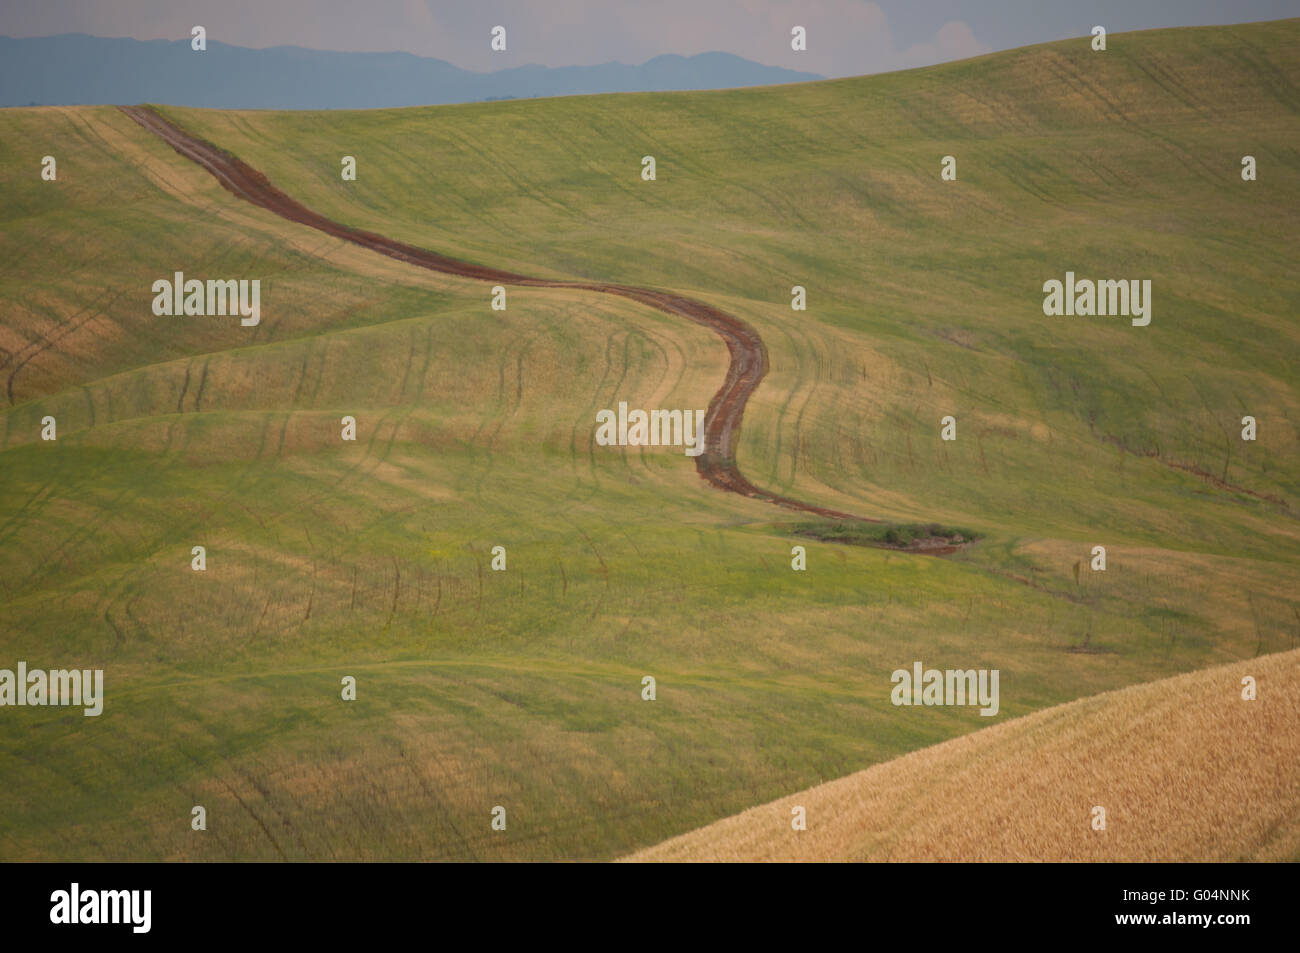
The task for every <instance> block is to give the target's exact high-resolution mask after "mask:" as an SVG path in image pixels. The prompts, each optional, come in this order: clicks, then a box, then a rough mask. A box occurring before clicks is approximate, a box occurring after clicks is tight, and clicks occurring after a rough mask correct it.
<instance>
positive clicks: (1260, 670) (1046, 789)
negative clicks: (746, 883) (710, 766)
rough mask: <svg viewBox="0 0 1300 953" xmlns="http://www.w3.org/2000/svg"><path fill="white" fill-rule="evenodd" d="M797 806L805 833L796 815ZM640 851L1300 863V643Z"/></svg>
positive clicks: (947, 745)
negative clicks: (1102, 823) (1253, 690)
mask: <svg viewBox="0 0 1300 953" xmlns="http://www.w3.org/2000/svg"><path fill="white" fill-rule="evenodd" d="M1246 676H1251V677H1253V678H1254V679H1255V680H1256V683H1257V687H1258V695H1257V697H1256V698H1255V699H1254V700H1252V701H1247V700H1244V699H1243V698H1242V693H1243V678H1245V677H1246ZM798 806H801V807H803V808H804V809H805V811H806V817H807V829H806V830H803V831H796V830H794V829H793V828H792V825H791V818H792V813H791V812H792V810H793V809H794V808H795V807H798ZM1098 806H1100V807H1103V808H1104V809H1105V811H1106V827H1105V829H1104V830H1094V827H1093V812H1094V808H1095V807H1098ZM628 859H629V860H634V861H898V860H921V861H1024V860H1040V861H1103V860H1104V861H1133V862H1152V861H1164V862H1169V861H1239V860H1247V861H1288V860H1290V861H1294V860H1297V859H1300V650H1297V651H1291V652H1281V653H1278V654H1275V655H1269V656H1264V657H1262V658H1257V659H1252V660H1250V661H1248V662H1234V663H1232V664H1230V665H1221V666H1217V667H1215V668H1210V669H1206V670H1204V671H1199V672H1191V673H1188V674H1185V675H1179V676H1176V677H1174V678H1168V679H1164V680H1162V681H1158V682H1153V683H1148V684H1144V685H1134V686H1132V687H1129V688H1125V689H1121V690H1119V691H1114V692H1107V693H1105V694H1103V695H1099V696H1095V697H1092V698H1085V699H1081V700H1079V701H1075V702H1071V703H1069V704H1065V705H1058V706H1056V707H1054V708H1049V709H1047V710H1045V711H1041V712H1037V713H1035V714H1033V715H1029V716H1026V717H1024V718H1019V719H1016V720H1014V721H1009V722H1006V723H1005V724H1001V725H997V726H995V727H992V728H988V729H985V730H982V731H977V732H974V733H972V734H969V735H965V736H963V737H961V738H956V739H954V740H952V741H947V742H944V743H942V744H938V745H935V746H933V747H930V748H926V749H923V750H921V751H917V752H914V753H912V754H909V755H905V756H904V757H901V758H896V759H894V760H892V761H888V762H886V763H884V764H880V765H876V766H875V767H872V768H868V769H867V770H865V771H859V772H857V773H856V774H852V775H849V776H848V777H845V778H841V779H839V780H837V781H831V782H829V783H827V784H822V785H818V786H817V787H814V788H810V789H808V790H806V791H801V792H799V793H798V794H794V795H792V796H790V797H785V798H782V799H780V800H778V801H772V802H770V803H768V804H764V805H761V806H759V807H755V808H751V809H750V810H748V811H745V812H744V813H742V814H737V815H735V816H733V817H729V818H726V819H725V820H721V821H718V822H717V823H714V824H710V825H708V826H707V827H703V828H701V829H699V830H696V831H692V832H691V833H689V834H685V835H682V836H680V837H674V838H672V839H671V840H668V841H665V842H664V843H662V844H659V845H658V846H655V847H651V848H649V849H647V850H643V851H639V852H637V853H635V854H633V855H632V856H631V857H630V858H628Z"/></svg>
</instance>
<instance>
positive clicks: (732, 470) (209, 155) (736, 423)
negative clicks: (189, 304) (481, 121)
mask: <svg viewBox="0 0 1300 953" xmlns="http://www.w3.org/2000/svg"><path fill="white" fill-rule="evenodd" d="M118 108H119V109H121V110H122V112H124V113H126V115H128V116H130V117H131V118H132V119H134V120H135V121H136V122H138V123H139V124H140V125H141V126H143V127H144V128H145V129H147V130H149V131H150V132H152V133H154V134H155V135H157V136H159V137H160V138H162V139H163V140H164V141H165V142H167V144H168V145H170V146H171V147H172V148H173V149H175V150H176V151H177V152H179V153H180V154H181V155H183V156H184V157H185V158H187V159H190V160H192V161H193V162H196V163H198V164H199V165H201V166H202V167H203V168H205V169H207V170H208V172H210V173H212V175H213V177H214V178H216V180H217V181H218V182H220V183H221V184H222V186H224V187H225V188H226V189H227V190H228V191H230V192H232V193H233V194H235V195H236V196H238V197H239V198H241V199H244V200H245V201H248V202H252V203H253V204H254V205H259V206H261V207H262V208H264V209H267V210H269V211H271V212H274V213H275V214H276V215H279V216H281V217H282V218H287V219H289V220H290V221H292V222H298V223H300V224H302V225H309V226H311V227H312V228H315V229H318V230H320V231H322V232H325V233H326V234H327V235H333V236H334V237H336V238H341V239H344V240H345V241H349V242H354V243H356V244H358V245H361V246H363V247H365V248H369V249H371V250H372V251H377V252H379V253H380V254H382V255H387V256H389V257H390V258H396V259H397V260H398V261H404V262H407V263H409V264H412V265H418V266H419V267H421V268H428V269H430V270H431V271H440V272H444V273H446V274H449V275H457V276H459V277H462V278H476V279H478V280H480V281H491V282H493V283H495V284H502V285H521V286H525V287H532V288H571V289H577V290H580V291H595V292H599V293H601V294H611V295H619V296H621V297H624V298H631V299H632V300H633V301H639V302H641V303H642V304H645V305H649V306H650V307H652V308H657V309H658V310H660V311H664V312H666V313H668V314H674V315H678V316H680V317H683V318H688V319H690V320H691V321H695V322H696V323H698V324H702V325H704V326H705V327H707V328H709V329H711V330H712V331H714V332H716V333H717V334H718V335H719V336H720V337H721V338H722V340H723V341H724V342H726V345H727V352H728V354H730V363H729V364H728V366H727V377H726V379H725V380H724V381H723V382H722V386H721V387H720V388H719V389H718V392H717V393H716V394H714V395H713V399H712V400H711V401H709V408H708V411H707V412H706V414H705V417H704V453H702V454H700V456H698V457H696V458H695V467H696V469H697V470H698V471H699V474H700V476H701V477H703V478H704V479H705V480H706V481H708V482H709V483H711V484H713V485H714V486H716V487H718V488H719V489H722V490H727V491H729V492H732V493H739V494H740V495H742V496H747V497H750V498H751V499H755V500H762V501H764V502H766V503H773V504H775V505H777V506H781V507H785V508H786V509H788V510H795V511H798V512H802V513H812V514H814V515H817V516H826V517H831V518H833V519H862V518H863V517H857V516H853V515H852V514H850V513H841V512H839V511H838V510H832V509H827V508H826V507H822V506H814V505H813V504H811V503H803V502H800V501H799V500H794V499H791V498H790V497H786V496H779V495H777V494H775V493H768V492H767V491H766V490H760V489H759V488H758V487H756V486H754V484H752V483H750V482H749V480H747V479H746V478H745V477H744V475H743V474H741V472H740V470H739V469H738V468H737V467H736V461H735V456H734V448H735V438H736V434H737V433H738V432H739V430H740V420H741V418H742V417H743V416H744V413H745V404H746V403H747V402H748V401H749V397H750V395H751V394H753V393H754V391H755V390H756V389H757V388H758V384H759V382H760V381H761V380H762V379H763V375H764V374H766V373H767V349H766V348H765V347H764V346H763V340H762V338H760V337H759V336H758V332H757V331H755V330H754V329H753V328H752V327H750V326H749V325H748V324H746V323H745V322H744V321H742V320H740V319H739V318H737V317H734V316H732V315H729V314H727V313H726V312H724V311H719V310H718V309H717V308H714V307H711V306H710V305H707V304H704V303H703V302H700V301H695V300H693V299H691V298H687V297H684V296H682V295H676V294H671V293H669V292H666V291H655V290H653V289H650V288H636V287H633V286H630V285H613V284H602V283H592V282H583V281H560V280H553V279H548V278H530V277H528V276H527V275H519V274H515V273H514V272H510V271H501V270H500V269H497V268H489V267H486V266H484V265H475V264H472V263H470V262H465V261H458V260H457V259H455V258H448V257H446V256H445V255H439V254H438V253H437V252H431V251H427V250H425V249H423V248H416V247H415V246H414V245H407V244H404V243H403V242H399V241H394V240H393V239H391V238H385V237H384V236H383V235H376V234H375V233H373V232H366V231H361V230H359V229H355V228H350V227H348V226H347V225H342V224H340V223H339V222H336V221H334V220H332V219H328V218H326V217H325V216H323V215H320V214H318V213H316V212H313V211H312V210H311V209H309V208H307V207H306V206H305V205H302V204H301V203H299V202H296V201H295V200H293V199H291V198H290V197H289V196H287V195H285V194H284V193H283V192H281V191H280V190H279V189H277V188H276V187H275V186H273V185H272V184H271V183H270V181H269V180H268V179H267V178H266V176H265V175H263V174H262V173H261V172H258V171H257V170H256V169H254V168H252V167H251V166H249V165H247V164H246V163H244V162H242V161H241V160H239V159H237V158H236V157H235V156H233V155H231V154H229V153H228V152H226V151H224V150H223V149H220V148H218V147H217V146H214V145H213V144H212V143H210V142H206V141H204V140H202V139H199V138H196V137H195V136H191V135H190V134H189V133H187V132H186V131H185V130H184V129H182V128H180V127H179V126H177V125H176V124H174V123H172V122H170V121H169V120H167V119H164V118H163V117H162V116H160V115H159V114H158V113H156V112H154V111H153V110H151V109H148V108H146V107H143V106H120V107H118ZM872 522H877V521H876V520H872Z"/></svg>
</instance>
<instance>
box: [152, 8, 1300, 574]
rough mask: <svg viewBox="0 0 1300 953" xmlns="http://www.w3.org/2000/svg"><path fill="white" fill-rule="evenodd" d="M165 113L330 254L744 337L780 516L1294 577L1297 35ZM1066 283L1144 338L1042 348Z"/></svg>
mask: <svg viewBox="0 0 1300 953" xmlns="http://www.w3.org/2000/svg"><path fill="white" fill-rule="evenodd" d="M168 112H169V113H170V114H172V115H174V116H176V117H178V118H179V119H181V120H182V121H183V122H184V123H186V124H187V125H189V126H191V127H193V128H195V129H197V130H198V131H199V132H200V133H202V134H205V135H207V136H208V137H210V138H211V139H213V140H215V141H217V142H219V143H221V144H223V145H224V146H226V147H228V148H230V149H231V150H233V151H235V152H236V153H237V154H239V155H241V156H243V157H244V158H246V159H247V160H249V161H250V162H252V163H253V164H254V165H256V166H257V167H258V168H261V169H263V170H264V171H265V172H266V173H267V174H268V175H270V176H271V178H272V179H273V180H274V181H278V182H281V183H283V184H284V185H285V187H287V188H290V189H292V190H293V191H294V193H295V194H298V195H300V196H303V197H306V198H308V199H309V200H310V201H311V202H312V203H313V204H314V205H315V206H317V207H319V208H320V209H321V210H323V211H325V212H326V213H328V214H331V215H333V216H335V217H337V218H340V219H342V220H344V221H347V222H350V223H354V224H356V225H359V226H365V227H374V228H381V227H382V228H383V229H386V230H387V231H388V232H389V233H392V234H395V235H397V236H398V237H401V238H405V239H408V240H411V241H414V242H417V243H421V244H424V245H427V246H430V247H433V248H437V249H442V250H448V251H455V252H457V253H459V254H462V255H466V256H469V257H471V258H473V259H475V260H480V261H487V262H493V263H498V264H502V265H508V266H517V267H520V268H530V269H533V270H536V271H542V272H545V273H547V274H554V275H581V276H585V277H591V278H602V279H610V280H622V281H629V282H641V283H646V284H652V285H659V286H666V287H672V288H676V289H680V290H683V291H687V292H689V293H691V294H694V295H697V296H699V297H702V298H704V299H706V300H709V301H711V302H713V303H716V304H719V305H721V306H723V307H728V308H732V309H734V310H735V311H736V312H738V313H740V314H741V315H743V316H744V317H746V318H748V319H750V320H752V321H753V322H754V323H755V324H756V325H757V326H758V327H759V328H760V330H761V331H762V332H763V333H764V336H765V338H766V340H767V342H768V346H769V348H770V350H771V358H772V365H773V373H772V375H771V378H770V386H768V387H765V388H764V389H762V390H761V391H760V392H759V394H758V395H757V398H756V403H755V406H754V408H753V410H752V411H751V412H750V414H749V415H748V418H747V426H746V428H745V432H744V437H743V441H742V446H741V450H740V459H741V461H742V463H743V464H744V465H745V466H747V467H748V468H749V470H750V471H751V472H752V473H753V474H754V476H755V477H758V478H761V479H762V481H763V482H764V483H765V484H766V485H768V486H770V487H772V488H775V489H781V490H783V491H789V492H795V493H804V494H805V495H818V496H821V497H823V498H825V499H828V500H829V501H831V502H834V503H835V504H836V505H839V506H843V507H846V508H852V507H854V506H856V507H857V508H859V509H865V510H867V511H868V515H881V514H883V515H897V516H900V517H903V518H909V519H910V518H921V519H924V518H935V517H938V518H944V519H947V520H949V521H951V522H957V523H963V522H964V523H979V522H981V521H982V522H984V523H989V524H993V525H997V526H999V527H1001V528H1003V529H1005V530H1011V531H1014V532H1018V533H1024V534H1029V535H1038V534H1044V533H1048V534H1051V535H1054V536H1064V537H1068V538H1071V539H1078V540H1080V541H1081V542H1082V541H1084V540H1087V539H1093V538H1100V537H1105V538H1107V539H1111V540H1113V541H1118V540H1119V539H1123V540H1125V541H1126V542H1131V543H1134V544H1144V545H1149V544H1158V545H1162V546H1172V547H1175V548H1186V547H1194V548H1208V549H1212V550H1213V551H1216V552H1219V553H1222V554H1225V555H1226V554H1229V553H1238V552H1250V553H1251V554H1253V555H1260V556H1267V555H1268V554H1270V553H1273V552H1275V551H1276V550H1277V548H1278V547H1279V546H1281V547H1284V548H1285V549H1286V550H1287V551H1288V552H1289V553H1290V554H1292V555H1294V554H1295V553H1296V535H1297V529H1298V528H1300V527H1298V526H1297V523H1296V521H1295V520H1294V519H1293V518H1292V515H1293V514H1294V510H1295V508H1296V506H1297V491H1300V436H1298V434H1297V423H1296V422H1297V416H1298V415H1300V404H1298V402H1297V394H1296V390H1295V381H1296V378H1295V373H1294V356H1295V354H1296V351H1297V347H1298V345H1300V328H1298V327H1297V323H1296V320H1295V314H1296V313H1297V310H1298V309H1300V272H1298V271H1297V269H1296V268H1295V267H1294V257H1295V256H1294V250H1295V222H1296V220H1297V219H1300V185H1298V184H1297V183H1300V20H1288V21H1280V22H1275V23H1263V24H1250V25H1244V26H1236V27H1215V28H1205V29H1184V30H1164V31H1152V32H1142V33H1133V34H1121V35H1112V36H1111V37H1110V42H1109V48H1108V50H1107V51H1106V52H1104V53H1100V52H1094V51H1093V50H1092V49H1091V46H1090V38H1088V37H1083V38H1080V39H1076V40H1068V41H1064V42H1060V43H1053V44H1048V45H1045V46H1037V47H1031V48H1027V49H1024V50H1019V51H1013V52H1009V53H999V54H994V55H991V56H986V57H982V58H979V59H975V60H970V61H966V62H962V63H956V64H950V65H944V66H937V67H933V68H929V69H924V70H915V71H910V72H904V73H897V74H890V75H886V76H875V77H868V78H860V79H846V80H838V81H832V82H824V83H812V84H802V85H796V86H785V87H774V88H770V89H766V90H737V91H728V92H710V93H692V94H687V95H681V94H636V95H623V96H600V97H579V98H572V99H563V100H536V101H521V102H509V103H500V104H492V105H491V106H483V105H466V106H455V107H444V108H436V109H405V110H386V111H374V112H365V113H343V114H339V113H315V114H313V113H274V112H249V113H215V112H206V111H197V110H168ZM344 154H348V155H354V156H355V157H356V159H357V163H358V165H357V168H358V178H357V181H356V182H343V181H342V180H341V178H340V175H339V161H340V156H342V155H344ZM644 155H653V156H655V158H656V160H657V175H658V177H657V180H656V181H654V182H645V181H642V180H641V177H640V170H641V158H642V156H644ZM946 155H951V156H953V157H954V158H955V159H956V162H957V174H958V178H957V181H955V182H944V181H942V180H941V179H940V168H941V159H942V158H943V157H944V156H946ZM1244 155H1252V156H1254V157H1255V159H1256V160H1257V163H1258V169H1259V175H1258V180H1257V181H1255V182H1249V183H1248V182H1244V181H1242V178H1241V158H1242V156H1244ZM1066 271H1074V272H1076V273H1077V274H1078V275H1079V276H1080V277H1084V276H1089V277H1093V278H1147V279H1150V280H1151V281H1152V284H1153V317H1152V323H1151V325H1150V326H1149V327H1146V328H1135V327H1132V326H1131V325H1130V324H1129V322H1128V321H1127V320H1124V319H1122V318H1048V317H1045V316H1044V315H1043V313H1042V301H1043V294H1042V292H1041V288H1042V285H1043V282H1044V281H1045V280H1047V279H1050V278H1057V279H1061V278H1063V277H1064V274H1065V272H1066ZM796 284H799V285H804V286H806V287H807V289H808V302H809V305H808V311H807V312H806V313H796V312H792V311H791V309H790V306H789V302H790V288H791V287H792V286H793V285H796ZM945 414H953V415H955V416H956V418H957V420H958V440H957V442H956V443H952V444H946V443H942V442H941V441H940V440H939V420H940V418H941V417H942V416H944V415H945ZM1247 414H1250V415H1252V416H1255V417H1256V418H1257V419H1258V421H1259V426H1260V431H1259V433H1260V436H1259V439H1258V441H1257V442H1255V443H1253V444H1247V443H1243V442H1242V441H1241V439H1240V437H1239V434H1240V430H1241V423H1240V421H1241V418H1242V417H1243V416H1244V415H1247ZM1182 467H1190V468H1192V469H1193V470H1196V471H1201V472H1202V473H1204V474H1206V475H1207V476H1209V477H1213V478H1216V479H1219V480H1221V481H1223V482H1226V483H1228V484H1231V485H1232V486H1233V487H1238V488H1239V489H1237V490H1231V489H1221V488H1218V487H1216V486H1215V485H1213V484H1212V483H1210V482H1208V480H1207V479H1206V477H1205V476H1198V475H1197V474H1196V473H1194V472H1189V471H1188V470H1187V469H1182ZM1252 493H1253V494H1258V495H1255V496H1252V495H1251V494H1252ZM1261 497H1276V498H1279V499H1282V500H1285V501H1287V503H1288V504H1289V505H1288V507H1286V508H1283V507H1280V506H1279V505H1277V504H1276V503H1273V502H1270V501H1269V500H1266V499H1262V498H1261Z"/></svg>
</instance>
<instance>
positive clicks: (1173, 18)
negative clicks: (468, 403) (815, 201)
mask: <svg viewBox="0 0 1300 953" xmlns="http://www.w3.org/2000/svg"><path fill="white" fill-rule="evenodd" d="M1293 16H1300V0H875V2H871V0H795V2H785V0H0V34H4V35H8V36H45V35H49V34H53V33H91V34H94V35H97V36H130V37H135V38H137V39H142V40H149V39H182V38H184V39H188V38H189V32H190V27H192V26H193V25H194V24H201V25H203V26H204V27H206V28H207V31H208V38H209V39H210V40H220V41H223V42H226V43H234V44H237V45H239V46H254V47H264V46H280V45H295V46H306V47H312V48H315V49H325V50H366V51H389V50H404V51H406V52H409V53H416V54H419V55H421V56H434V57H438V58H439V59H444V60H449V61H450V62H452V63H455V64H456V65H457V66H461V67H465V68H468V69H478V70H492V69H503V68H505V67H508V66H521V65H523V64H525V63H541V64H543V65H546V66H572V65H588V64H592V63H604V62H608V61H610V60H618V61H621V62H624V63H641V62H644V61H645V60H647V59H649V58H650V57H652V56H656V55H658V54H660V53H681V54H687V55H689V54H692V53H703V52H707V51H710V50H725V51H727V52H731V53H736V54H738V55H740V56H744V57H746V58H748V59H752V60H757V61H758V62H760V63H766V64H769V65H774V66H788V67H791V68H794V69H803V70H808V71H811V72H814V73H822V74H825V75H828V76H849V75H855V74H860V73H877V72H883V71H886V70H893V69H902V68H906V67H911V66H924V65H928V64H931V63H937V62H943V61H946V60H953V59H960V58H962V57H966V56H974V55H977V54H979V53H987V52H990V51H992V50H1001V49H1008V48H1011V47H1016V46H1024V45H1026V44H1028V43H1038V42H1042V41H1046V40H1056V39H1063V38H1065V37H1070V36H1086V35H1087V34H1088V32H1089V31H1090V30H1091V29H1092V27H1093V25H1094V24H1098V23H1099V24H1101V25H1103V26H1105V27H1106V29H1107V30H1109V31H1110V32H1112V33H1115V32H1120V31H1123V30H1137V29H1146V28H1149V27H1158V26H1192V25H1202V24H1214V23H1239V22H1244V21H1248V20H1271V19H1278V18H1282V17H1293ZM497 24H501V25H503V26H505V27H506V30H507V39H508V50H507V51H506V52H505V53H492V52H491V51H490V49H489V41H490V36H489V33H490V30H491V28H492V27H493V26H495V25H497ZM796 24H798V25H800V26H803V27H805V28H806V29H807V31H808V50H807V52H805V53H796V52H794V51H792V50H791V49H790V28H791V27H792V26H794V25H796Z"/></svg>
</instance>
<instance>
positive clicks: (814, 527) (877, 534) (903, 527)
mask: <svg viewBox="0 0 1300 953" xmlns="http://www.w3.org/2000/svg"><path fill="white" fill-rule="evenodd" d="M790 531H791V532H792V533H793V534H794V535H796V536H807V537H809V538H811V539H817V540H821V541H822V542H824V543H843V544H846V545H849V546H875V547H877V548H880V549H900V550H905V551H907V552H926V553H934V554H936V555H942V554H944V553H951V552H953V551H955V550H956V549H957V548H958V547H961V546H966V545H968V544H970V543H973V542H974V541H975V540H977V539H979V538H980V537H979V534H978V533H975V532H972V531H971V530H968V529H959V528H954V527H951V526H942V525H940V524H939V523H867V522H864V521H861V520H833V521H832V520H827V521H823V522H816V523H796V524H795V525H794V526H792V527H791V528H790Z"/></svg>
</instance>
